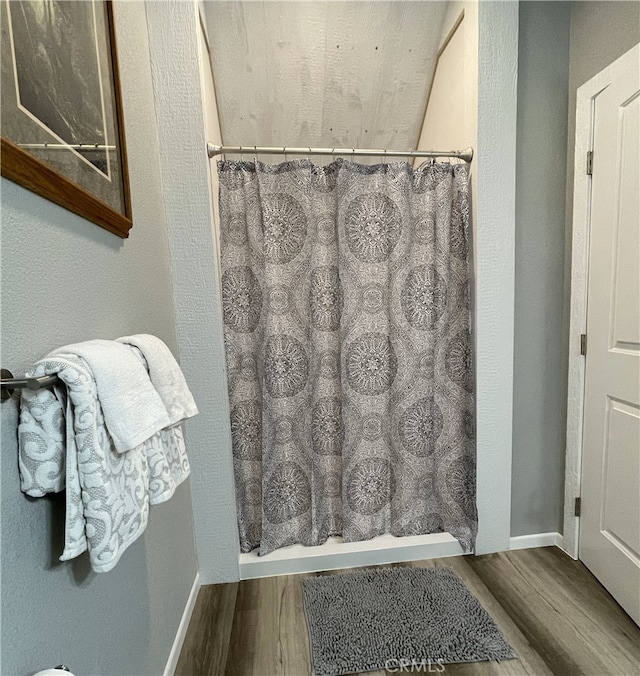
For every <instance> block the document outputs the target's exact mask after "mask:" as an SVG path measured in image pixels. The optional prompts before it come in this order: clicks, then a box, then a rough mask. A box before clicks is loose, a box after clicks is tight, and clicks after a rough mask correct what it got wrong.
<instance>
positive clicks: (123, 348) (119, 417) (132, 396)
mask: <svg viewBox="0 0 640 676" xmlns="http://www.w3.org/2000/svg"><path fill="white" fill-rule="evenodd" d="M69 354H75V355H77V356H79V357H82V359H84V360H85V361H86V362H87V364H88V365H89V368H90V369H91V372H92V374H93V376H94V377H95V382H96V387H97V390H98V398H99V399H100V406H101V408H102V412H103V415H104V420H105V424H106V427H107V430H108V431H109V434H110V436H111V439H112V440H113V443H114V446H115V448H116V450H117V451H118V452H119V453H124V452H125V451H128V450H129V449H131V448H135V447H136V446H138V444H141V443H142V442H143V441H146V440H147V439H149V437H151V436H153V435H154V434H156V433H157V432H159V431H160V430H161V429H163V428H164V427H167V426H169V425H170V424H171V421H170V418H169V415H168V413H167V409H166V408H165V406H164V404H163V403H162V399H161V397H160V395H159V394H158V392H157V391H156V389H155V388H154V387H153V385H152V383H151V381H150V380H149V374H148V373H147V370H146V368H145V366H144V363H143V362H141V361H140V359H139V358H137V357H136V355H135V354H134V352H133V351H132V350H131V348H130V347H128V346H127V345H122V344H121V343H117V342H115V341H113V340H89V341H87V342H85V343H76V344H74V345H66V346H65V347H61V348H59V349H58V350H55V351H54V352H52V353H51V355H49V356H50V357H56V356H61V355H69Z"/></svg>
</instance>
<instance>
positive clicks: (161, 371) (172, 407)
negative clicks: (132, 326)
mask: <svg viewBox="0 0 640 676" xmlns="http://www.w3.org/2000/svg"><path fill="white" fill-rule="evenodd" d="M116 342H118V343H124V344H126V345H135V347H137V348H138V349H139V350H140V351H141V352H142V354H143V356H144V358H145V360H146V362H147V365H148V368H149V378H150V379H151V384H152V385H153V386H154V387H155V389H156V390H157V392H158V394H159V395H160V399H162V402H163V404H164V406H165V408H166V409H167V413H168V414H169V420H170V423H169V424H170V425H176V424H178V423H179V422H181V421H182V420H185V419H186V418H191V417H193V416H194V415H197V413H198V407H197V406H196V402H195V400H194V399H193V395H192V394H191V391H190V390H189V386H188V385H187V381H186V380H185V378H184V375H183V373H182V370H181V369H180V366H178V362H177V361H176V360H175V358H174V356H173V355H172V354H171V350H170V349H169V348H168V347H167V346H166V345H165V343H164V342H163V341H162V340H160V338H157V337H156V336H152V335H150V334H148V333H139V334H137V335H135V336H125V337H123V338H118V340H117V341H116Z"/></svg>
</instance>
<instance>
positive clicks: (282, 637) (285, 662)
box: [176, 547, 640, 676]
mask: <svg viewBox="0 0 640 676" xmlns="http://www.w3.org/2000/svg"><path fill="white" fill-rule="evenodd" d="M397 565H406V566H414V567H421V568H427V567H432V566H447V567H450V568H453V569H455V570H456V572H457V573H458V574H459V575H460V577H461V578H462V579H463V580H464V582H465V584H466V585H467V587H468V588H469V590H470V591H471V592H472V593H473V594H474V595H475V596H476V597H477V598H478V599H479V600H480V602H481V603H482V605H483V606H484V607H485V608H486V610H487V611H488V612H489V613H490V614H491V616H492V617H493V618H494V620H495V621H496V623H497V624H498V626H499V627H500V629H501V630H502V631H503V633H504V635H505V637H506V639H507V640H508V641H509V642H510V643H511V645H512V646H513V647H514V649H515V650H516V653H517V654H518V659H515V660H505V661H504V662H500V663H497V662H473V663H468V664H447V665H445V672H444V674H445V676H446V675H447V674H449V675H451V676H486V675H491V676H502V675H504V676H507V675H511V676H517V675H521V674H522V675H525V674H533V675H535V676H543V675H544V674H558V676H574V675H576V676H577V675H578V674H585V675H587V674H588V675H591V676H614V675H618V676H640V629H638V627H637V626H636V625H635V624H634V623H633V621H632V620H631V619H630V618H629V617H628V616H627V615H626V614H625V613H624V611H623V610H622V609H621V608H620V607H619V606H618V604H617V603H616V602H615V601H614V600H613V599H612V598H611V596H610V595H609V594H608V592H607V591H606V590H605V589H604V588H603V587H602V586H601V585H600V584H599V583H598V581H597V580H596V579H595V578H594V577H593V576H592V575H591V573H589V571H588V570H587V569H586V568H585V567H584V566H583V565H582V564H581V563H580V562H579V561H573V560H572V559H571V558H570V557H568V556H566V555H565V554H564V553H563V552H562V551H561V550H560V549H558V548H556V547H544V548H539V549H525V550H519V551H513V552H504V553H500V554H489V555H487V556H478V557H473V556H466V557H452V558H446V559H434V560H429V561H415V562H411V563H406V564H397ZM342 572H347V571H331V572H330V573H317V575H325V574H335V573H342ZM313 575H316V573H309V574H306V575H287V576H280V577H271V578H262V579H258V580H244V581H242V582H239V583H233V584H221V585H210V586H206V587H203V588H202V589H201V590H200V594H199V596H198V600H197V602H196V607H195V609H194V612H193V616H192V618H191V623H190V625H189V630H188V632H187V636H186V639H185V643H184V646H183V648H182V653H181V655H180V660H179V662H178V667H177V669H176V676H200V675H205V674H207V675H215V676H218V675H223V674H229V675H238V676H285V675H286V676H306V675H308V674H310V673H311V670H310V663H309V640H308V635H307V625H306V620H305V616H304V608H303V601H302V587H301V585H300V581H301V580H302V579H304V578H305V577H309V576H313ZM387 673H388V672H385V671H377V672H370V674H371V676H382V675H383V674H387ZM422 673H426V672H425V671H424V670H423V672H422Z"/></svg>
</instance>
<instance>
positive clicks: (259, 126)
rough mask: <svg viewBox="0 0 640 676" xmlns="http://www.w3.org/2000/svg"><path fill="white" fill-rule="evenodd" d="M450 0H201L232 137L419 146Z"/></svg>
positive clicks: (226, 129)
mask: <svg viewBox="0 0 640 676" xmlns="http://www.w3.org/2000/svg"><path fill="white" fill-rule="evenodd" d="M446 5H447V3H446V2H436V1H415V0H414V1H405V0H392V1H390V2H389V1H387V2H314V1H300V0H299V1H297V2H270V1H255V0H254V1H250V2H244V1H239V0H238V1H235V2H210V1H206V2H204V9H205V16H206V22H207V31H208V37H209V43H210V52H211V61H212V69H213V74H214V78H215V85H216V95H217V100H218V110H219V116H220V126H221V129H222V138H223V141H224V143H226V144H228V145H246V146H251V145H277V146H282V145H288V146H304V147H306V146H320V147H349V148H350V147H364V148H394V149H405V148H415V147H416V145H417V142H418V138H419V134H420V129H421V126H422V121H423V118H424V111H425V105H426V99H427V95H428V89H429V86H430V82H431V78H432V75H433V71H434V65H435V60H436V54H437V51H438V46H439V43H440V35H441V31H442V23H443V20H444V14H445V8H446Z"/></svg>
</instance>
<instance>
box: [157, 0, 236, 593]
mask: <svg viewBox="0 0 640 676" xmlns="http://www.w3.org/2000/svg"><path fill="white" fill-rule="evenodd" d="M147 24H148V29H149V50H150V54H151V67H152V73H153V87H154V94H155V100H156V119H157V124H158V134H159V139H160V166H161V172H162V183H163V188H164V206H165V214H166V220H167V229H168V234H169V251H170V258H171V276H172V280H173V293H174V302H175V308H176V333H177V338H178V345H179V347H180V356H181V366H182V369H183V370H184V372H185V376H186V378H187V381H188V382H189V385H190V387H191V390H192V391H193V394H194V396H195V398H196V401H197V402H198V407H199V409H200V415H198V416H196V418H194V419H193V424H192V425H190V426H189V427H188V428H187V435H186V437H187V443H188V447H189V451H190V458H191V465H192V474H191V490H192V503H193V519H194V530H195V537H196V548H197V554H198V567H199V572H200V578H201V582H202V583H203V584H208V583H212V582H229V581H232V580H237V579H238V577H239V572H238V555H239V552H240V545H239V542H238V533H237V527H236V511H235V491H234V485H233V463H232V455H231V432H230V427H229V399H228V396H227V380H226V369H225V357H224V342H223V334H222V308H221V303H220V288H219V263H218V258H217V256H216V253H215V248H216V247H215V237H214V234H213V225H212V224H213V204H212V194H211V179H210V174H209V159H208V157H207V154H206V137H205V124H206V121H205V114H204V109H203V100H204V97H203V91H202V83H201V79H200V75H201V73H200V69H199V67H198V59H199V47H198V33H199V31H200V27H199V18H198V7H197V5H196V3H195V2H182V1H180V0H167V1H166V2H165V1H161V2H154V1H152V2H148V3H147ZM190 422H191V421H190Z"/></svg>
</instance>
